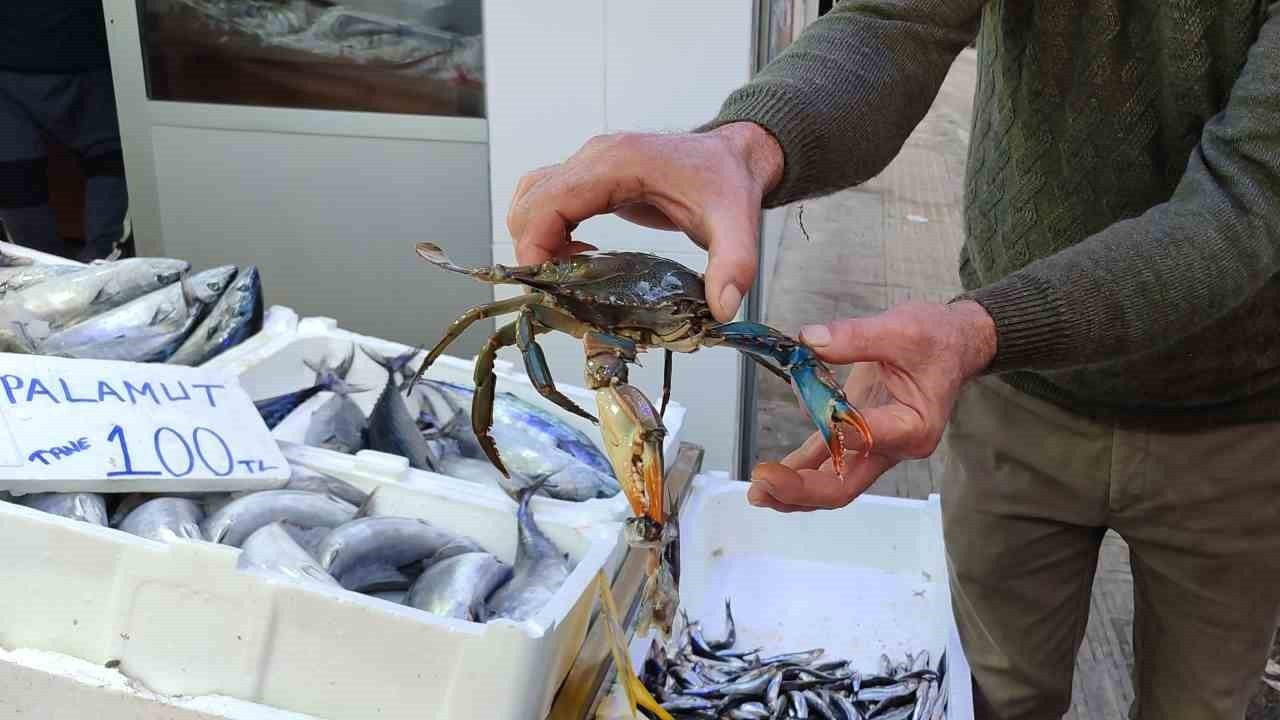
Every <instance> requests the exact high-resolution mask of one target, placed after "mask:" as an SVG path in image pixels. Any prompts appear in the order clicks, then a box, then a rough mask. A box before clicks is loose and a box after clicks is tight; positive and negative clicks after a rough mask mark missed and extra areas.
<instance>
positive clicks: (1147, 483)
mask: <svg viewBox="0 0 1280 720" xmlns="http://www.w3.org/2000/svg"><path fill="white" fill-rule="evenodd" d="M975 36H976V37H977V40H978V56H979V60H978V62H979V73H978V77H979V79H978V87H977V95H976V102H975V104H974V114H975V116H974V120H973V132H972V141H971V145H970V154H969V162H968V168H967V174H968V180H967V202H966V231H967V232H966V240H965V245H964V250H963V252H962V254H961V258H960V267H959V271H960V276H961V278H962V280H963V283H964V286H965V287H966V289H967V292H966V293H965V295H963V296H961V297H960V298H958V299H956V300H955V301H953V302H951V303H948V304H945V305H939V304H930V303H910V304H906V305H901V306H898V307H895V308H893V309H891V310H889V311H888V312H886V313H884V314H881V315H877V316H874V317H867V318H858V319H844V320H832V321H830V322H827V323H826V324H821V325H813V326H810V327H806V328H805V329H804V330H803V331H802V333H801V336H802V338H803V339H804V340H805V341H806V342H807V343H809V344H810V345H811V346H813V347H814V348H815V349H817V350H818V352H819V354H820V355H821V356H822V357H823V358H824V359H826V360H828V361H830V362H835V363H864V365H860V366H859V367H858V371H857V372H855V373H854V374H853V376H852V378H851V380H850V382H849V386H848V388H847V389H848V391H849V394H850V396H851V398H853V399H854V401H855V402H857V400H858V399H859V398H861V397H865V396H866V395H868V394H869V393H868V392H867V391H868V390H870V389H873V388H874V389H876V390H878V391H879V392H878V393H876V394H879V395H880V396H881V397H882V398H883V401H882V402H881V403H880V404H878V405H875V406H872V407H866V408H864V409H863V413H864V415H865V417H866V419H867V421H868V423H869V424H870V425H871V428H872V434H873V435H874V437H875V447H874V449H873V451H872V454H871V455H870V457H869V458H867V459H857V460H856V461H855V460H854V459H853V458H851V462H850V469H849V470H848V471H847V474H846V475H845V476H844V477H837V476H836V475H835V474H834V473H833V470H832V468H831V464H830V462H829V461H826V458H825V448H824V446H823V444H822V443H821V441H820V440H818V439H816V437H815V438H812V439H811V440H810V441H809V442H807V443H806V444H805V445H804V446H803V447H801V448H799V449H797V450H796V451H794V452H793V453H791V454H790V455H789V456H788V457H787V458H785V459H784V461H783V462H782V463H781V464H766V465H763V466H761V467H759V468H757V469H756V471H755V473H754V476H753V478H752V481H753V484H752V488H751V490H750V498H751V500H752V502H754V503H756V504H758V505H764V506H768V507H772V508H775V509H777V510H780V511H785V512H790V511H797V510H813V509H816V508H830V507H838V506H841V505H844V504H846V503H848V502H850V501H851V500H852V499H853V498H854V497H856V496H857V495H858V494H859V493H861V492H862V491H863V490H865V489H866V488H867V487H868V486H869V485H871V483H872V482H873V481H874V480H875V478H876V477H878V476H879V475H881V474H882V473H884V472H885V471H886V470H888V469H889V468H890V467H892V466H893V465H894V464H896V463H897V462H899V461H900V460H902V459H905V458H919V457H924V456H927V455H928V454H930V453H931V452H932V451H933V450H934V448H935V447H936V446H937V444H938V443H939V441H940V440H941V439H942V437H943V433H944V430H945V431H946V434H947V441H948V447H949V453H948V458H949V461H948V466H947V473H946V477H945V479H944V481H943V488H942V492H943V510H944V525H945V536H946V543H947V552H948V558H949V561H950V563H949V564H950V573H951V586H952V592H953V600H954V605H955V613H956V619H957V622H958V625H959V627H960V633H961V638H962V640H963V642H964V646H965V649H966V653H967V655H968V658H969V661H970V663H971V664H972V667H973V674H974V682H975V689H976V693H975V695H976V705H977V708H976V709H977V716H978V717H979V718H983V719H984V720H987V719H991V718H999V719H1001V720H1013V719H1018V720H1021V719H1031V718H1037V719H1040V718H1057V717H1060V716H1061V715H1062V714H1063V713H1064V712H1066V710H1067V708H1068V706H1069V702H1070V696H1071V678H1072V669H1073V663H1074V660H1075V655H1076V651H1077V649H1078V647H1079V645H1080V642H1081V639H1082V637H1083V634H1084V631H1085V622H1086V619H1087V617H1088V612H1089V596H1090V586H1091V584H1092V580H1093V572H1094V568H1095V565H1096V560H1097V553H1098V548H1099V544H1100V542H1101V540H1102V536H1103V533H1104V532H1105V531H1106V529H1107V528H1114V529H1115V530H1116V531H1118V532H1119V533H1120V534H1121V535H1122V536H1124V538H1125V539H1126V540H1127V541H1128V543H1129V546H1130V549H1131V553H1132V565H1133V571H1134V580H1135V595H1136V598H1135V599H1136V612H1137V615H1136V624H1135V627H1134V634H1135V638H1134V642H1135V650H1136V655H1137V664H1136V668H1135V682H1134V687H1135V689H1136V691H1137V695H1138V700H1137V702H1136V703H1135V706H1134V708H1133V715H1134V716H1135V717H1138V718H1142V719H1144V720H1156V719H1170V718H1177V719H1179V720H1201V719H1203V720H1239V719H1240V718H1241V717H1242V715H1243V712H1244V708H1245V705H1246V702H1247V700H1248V697H1249V694H1250V692H1251V691H1252V689H1253V688H1254V687H1255V685H1256V682H1257V677H1258V673H1259V671H1260V670H1261V668H1262V665H1263V662H1264V659H1265V656H1266V653H1267V649H1268V647H1269V645H1270V640H1271V637H1272V635H1273V633H1274V630H1275V625H1276V619H1277V612H1278V611H1280V458H1278V455H1280V277H1278V276H1277V272H1278V271H1280V3H1270V2H1266V1H1264V0H1223V1H1221V2H1216V1H1210V0H1177V1H1170V2H1140V1H1138V0H1060V1H1058V2H1036V3H1032V2H1014V1H1013V0H992V1H991V2H985V3H984V2H978V1H977V0H950V1H947V0H893V1H891V0H846V2H842V3H839V4H837V6H836V7H835V8H834V9H833V10H832V11H831V12H830V13H829V14H828V15H826V16H825V17H823V18H822V19H821V20H819V21H818V22H817V23H815V24H814V25H812V26H811V27H810V28H808V29H807V30H806V31H805V33H804V34H803V36H802V37H801V38H800V39H799V40H798V42H796V43H795V44H794V45H792V46H791V47H790V48H788V49H787V51H786V52H784V53H783V54H782V55H781V56H780V57H778V59H777V60H775V61H774V62H772V63H771V64H770V65H769V66H768V67H766V68H765V69H764V70H763V71H762V72H761V73H760V74H759V75H758V76H757V77H756V78H755V79H754V80H752V81H751V82H750V83H749V84H748V85H746V86H745V87H743V88H741V89H740V90H738V91H736V92H735V93H733V94H732V95H731V96H730V97H729V99H728V100H727V101H726V102H725V104H724V106H723V108H722V110H721V112H720V114H719V116H718V117H717V118H716V119H715V120H714V121H713V122H712V123H710V124H709V125H707V126H706V127H704V128H700V129H699V131H698V132H696V133H690V134H681V135H666V136H658V135H639V134H621V135H613V136H608V137H601V138H595V139H592V140H591V141H590V142H588V143H587V144H586V145H585V146H584V147H583V148H582V150H580V151H579V152H578V153H577V154H576V155H574V156H573V157H571V158H570V159H568V160H567V161H565V162H564V163H562V164H560V165H556V166H553V167H549V168H543V169H541V170H537V171H534V172H533V173H531V174H529V175H528V176H526V177H525V178H524V179H523V180H522V181H521V183H520V184H519V187H518V189H517V191H516V196H515V198H514V201H513V203H512V207H511V212H510V215H509V218H508V223H509V226H510V230H511V233H512V235H513V237H514V238H515V240H516V243H517V244H516V250H517V255H518V257H519V259H520V260H521V262H525V263H531V262H538V261H541V260H544V259H546V258H547V257H550V256H552V255H555V254H558V253H563V252H565V251H566V250H568V249H570V248H572V247H575V246H572V245H569V244H568V243H569V233H570V231H571V230H572V229H573V227H574V226H575V225H576V224H577V223H578V222H580V221H582V220H585V219H586V218H588V217H590V216H592V215H596V214H599V213H606V212H613V213H616V214H619V215H622V216H623V217H626V218H628V219H630V220H633V221H635V222H638V223H643V224H646V225H650V226H653V227H658V228H666V229H678V230H682V231H684V232H685V233H687V234H688V235H689V236H690V237H691V238H692V239H693V240H694V242H696V243H698V244H699V245H701V246H702V247H704V248H707V249H708V250H709V251H710V261H709V266H708V270H707V277H706V280H707V295H708V298H707V299H708V301H709V302H710V304H711V307H712V309H713V311H714V313H715V314H716V317H718V318H719V319H721V320H728V319H730V318H731V317H732V316H733V315H734V313H735V312H736V311H737V309H738V306H739V303H740V301H741V298H742V296H743V294H744V293H745V292H746V291H747V289H748V287H749V286H750V284H751V283H752V281H753V280H754V278H755V274H756V238H757V232H758V227H757V221H758V217H759V211H760V208H761V207H762V206H763V207H775V206H778V205H782V204H785V203H790V202H794V201H797V200H801V199H804V198H808V197H814V196H818V195H823V194H827V193H831V192H834V191H836V190H840V189H842V188H848V187H853V186H855V185H858V184H859V183H861V182H863V181H865V180H867V179H869V178H871V177H873V176H874V175H876V174H877V173H879V172H880V171H881V170H882V169H883V168H884V167H885V166H886V165H887V164H888V163H889V161H890V160H891V159H892V158H893V157H894V155H895V154H896V153H897V152H898V150H899V149H900V148H901V146H902V144H903V142H904V141H905V140H906V139H907V136H908V135H909V134H910V132H911V130H912V128H913V127H914V126H915V125H916V124H917V123H918V122H919V120H920V119H921V118H922V117H923V116H924V114H925V112H926V111H927V109H928V108H929V106H930V103H931V101H932V99H933V98H934V96H935V95H936V93H937V90H938V87H939V85H940V84H941V82H942V80H943V77H944V76H945V74H946V72H947V69H948V67H949V66H950V64H951V62H952V61H953V59H954V58H955V56H956V55H957V53H959V51H960V50H961V49H962V48H964V47H965V46H966V45H968V44H969V42H970V40H971V39H973V38H974V37H975ZM817 320H827V319H826V318H817ZM851 440H854V441H856V438H851Z"/></svg>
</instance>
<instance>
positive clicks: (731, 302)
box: [720, 283, 742, 319]
mask: <svg viewBox="0 0 1280 720" xmlns="http://www.w3.org/2000/svg"><path fill="white" fill-rule="evenodd" d="M741 304H742V291H741V290H739V289H738V286H737V285H734V284H733V283H729V284H728V285H725V286H724V289H723V290H721V291H720V307H721V308H723V309H724V311H725V313H727V314H728V315H729V317H728V318H727V319H733V316H734V315H737V314H738V306H739V305H741Z"/></svg>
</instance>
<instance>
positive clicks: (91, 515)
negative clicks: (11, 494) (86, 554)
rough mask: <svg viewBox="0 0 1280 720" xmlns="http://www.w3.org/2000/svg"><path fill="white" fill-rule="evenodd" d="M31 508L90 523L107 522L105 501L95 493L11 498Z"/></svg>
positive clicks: (102, 523) (35, 494)
mask: <svg viewBox="0 0 1280 720" xmlns="http://www.w3.org/2000/svg"><path fill="white" fill-rule="evenodd" d="M13 501H14V502H16V503H17V504H19V505H25V506H26V507H29V508H32V509H33V510H40V511H41V512H47V513H49V514H50V515H60V516H62V517H65V518H71V519H72V520H79V521H81V522H87V523H90V524H91V525H103V526H105V525H106V524H107V501H106V499H105V498H103V497H102V496H101V495H98V494H96V493H32V494H30V495H19V496H17V497H15V498H14V499H13Z"/></svg>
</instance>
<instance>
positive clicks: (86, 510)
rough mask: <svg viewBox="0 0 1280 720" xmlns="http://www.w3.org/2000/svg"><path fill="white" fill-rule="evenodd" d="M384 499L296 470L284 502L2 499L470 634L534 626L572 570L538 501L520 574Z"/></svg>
mask: <svg viewBox="0 0 1280 720" xmlns="http://www.w3.org/2000/svg"><path fill="white" fill-rule="evenodd" d="M376 492H377V491H376V490H375V491H374V494H369V493H365V492H364V491H363V490H361V489H359V488H357V487H355V486H353V485H351V484H349V483H346V482H343V481H341V480H338V479H335V478H331V477H327V476H323V475H319V474H316V473H312V472H309V471H300V470H298V469H297V468H295V469H294V473H293V477H292V479H291V480H290V481H289V483H288V485H286V486H285V487H284V488H282V489H279V490H263V491H258V492H240V493H188V494H173V495H155V494H145V493H131V494H127V495H100V494H96V493H37V494H30V495H20V496H7V495H5V494H4V493H0V497H4V498H5V499H7V500H8V501H9V502H13V503H16V504H19V505H25V506H27V507H30V508H34V509H37V510H41V511H44V512H47V513H50V514H54V515H60V516H62V517H66V518H71V519H73V520H79V521H82V522H87V523H92V524H94V525H103V526H108V527H112V528H116V529H118V530H121V531H123V532H127V533H131V534H133V535H138V536H140V537H145V538H150V539H152V540H157V541H160V542H168V541H172V540H175V539H181V540H199V541H206V542H213V543H221V544H223V545H231V546H234V547H238V548H240V549H241V551H242V552H241V554H240V561H239V563H240V566H241V567H242V568H252V569H255V570H257V571H261V572H268V573H274V574H278V575H282V576H286V577H289V578H292V579H294V580H296V581H300V582H305V583H318V584H321V585H326V586H331V587H334V588H337V587H341V588H344V589H346V590H349V591H352V592H358V593H363V594H366V595H370V596H373V597H377V598H380V599H382V600H386V601H389V602H393V603H396V604H402V605H408V606H411V607H414V608H417V609H419V610H422V611H425V612H429V613H433V614H435V615H439V616H443V617H451V618H457V619H461V620H468V621H472V622H487V621H488V620H491V619H495V618H508V619H511V620H515V621H523V620H527V619H529V618H531V617H533V616H534V615H535V614H536V613H537V612H538V611H539V610H541V609H542V607H543V606H544V605H545V604H546V602H547V600H548V599H550V598H551V596H552V595H554V594H555V593H556V591H557V590H558V589H559V588H560V586H561V585H562V584H563V583H564V581H565V579H566V578H567V577H568V576H569V573H570V572H572V570H573V562H572V561H571V560H570V559H569V557H568V555H566V554H565V553H563V552H561V551H560V550H559V548H557V547H556V546H555V544H554V543H553V542H552V541H551V540H550V538H548V537H547V536H546V535H545V534H543V532H542V530H540V529H539V528H538V525H537V523H536V522H535V521H534V519H533V516H532V514H531V513H530V512H529V498H530V497H531V496H532V492H526V493H524V494H523V495H522V497H521V503H520V506H519V509H518V511H517V514H516V522H517V527H518V538H519V539H518V542H517V548H516V558H515V563H514V565H508V564H506V563H504V562H502V561H501V560H499V559H498V558H497V557H495V556H494V555H493V554H491V553H489V552H487V551H485V549H484V548H483V547H481V546H480V545H479V544H478V543H477V542H475V541H474V540H472V539H471V538H468V537H465V536H463V535H459V534H457V533H452V532H449V531H446V530H444V529H442V528H439V527H437V526H435V525H432V524H431V523H429V522H427V521H425V520H422V519H419V518H410V517H394V516H387V515H371V514H367V513H366V509H367V508H368V507H369V505H370V504H371V498H373V497H374V495H376Z"/></svg>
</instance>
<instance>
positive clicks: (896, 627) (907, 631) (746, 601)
mask: <svg viewBox="0 0 1280 720" xmlns="http://www.w3.org/2000/svg"><path fill="white" fill-rule="evenodd" d="M693 482H694V485H693V489H692V492H691V493H690V495H689V499H688V501H687V502H686V504H685V506H684V509H683V510H682V512H681V515H680V531H681V532H680V599H681V606H682V607H683V608H684V609H685V610H687V611H688V613H689V617H690V618H691V619H695V620H701V621H702V624H703V626H704V627H705V628H706V632H707V634H708V635H709V636H717V637H718V636H720V635H721V634H722V633H723V625H724V619H723V618H724V601H725V598H728V599H729V600H730V601H731V602H732V603H733V615H734V619H735V620H736V621H737V622H736V624H737V630H738V642H737V647H742V648H750V647H763V648H764V649H765V651H766V652H789V651H797V650H806V649H809V648H818V647H820V648H824V649H825V650H826V651H827V655H828V656H830V657H832V658H841V659H848V660H850V661H852V663H853V667H854V668H860V669H864V670H869V669H872V668H875V667H876V664H877V660H878V658H879V657H880V654H881V653H887V654H888V655H889V657H890V658H893V659H894V660H895V661H897V660H900V659H902V658H904V657H905V654H906V653H908V652H910V653H915V652H918V651H919V650H920V649H922V648H923V649H927V650H928V651H929V654H930V657H932V658H933V662H935V663H936V662H937V658H938V657H939V656H940V654H941V653H942V651H943V650H945V651H946V654H947V677H948V678H949V681H948V682H949V689H948V692H949V694H950V698H949V703H950V705H949V708H950V709H949V711H948V714H947V717H948V718H950V719H951V720H970V719H971V718H972V717H973V699H972V687H971V686H970V675H969V666H968V662H967V661H966V660H965V656H964V650H963V649H962V648H961V646H960V639H959V635H958V634H957V632H956V628H955V621H954V618H953V616H952V612H951V592H950V588H949V585H948V582H947V565H946V554H945V551H944V549H943V543H942V513H941V505H940V502H939V497H938V496H937V495H933V496H931V497H930V498H929V499H928V500H908V499H903V498H893V497H880V496H872V495H862V496H861V497H859V498H858V499H856V500H854V501H853V502H852V503H850V504H849V505H847V506H845V507H843V508H840V509H838V510H823V511H816V512H808V513H780V512H775V511H773V510H769V509H766V508H758V507H754V506H752V505H751V504H749V503H748V502H747V488H748V487H749V485H748V483H745V482H736V481H731V480H729V479H728V476H727V475H726V474H724V473H714V474H705V475H700V476H698V477H697V478H694V481H693ZM646 648H647V646H645V645H643V644H642V643H640V642H637V643H636V644H635V645H634V646H633V647H632V652H633V655H637V653H638V658H637V659H643V652H644V650H645V649H646Z"/></svg>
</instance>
